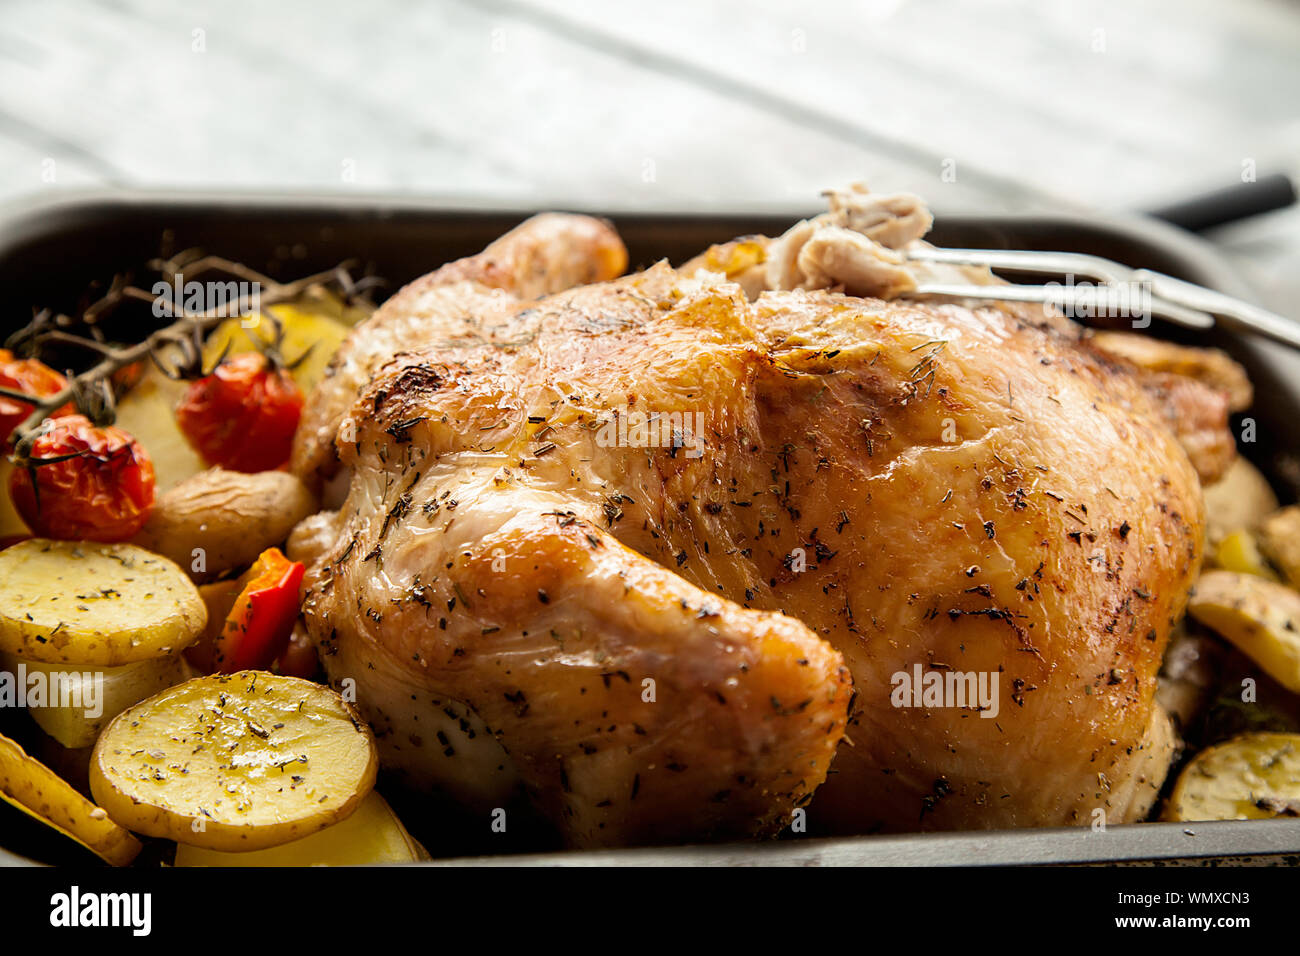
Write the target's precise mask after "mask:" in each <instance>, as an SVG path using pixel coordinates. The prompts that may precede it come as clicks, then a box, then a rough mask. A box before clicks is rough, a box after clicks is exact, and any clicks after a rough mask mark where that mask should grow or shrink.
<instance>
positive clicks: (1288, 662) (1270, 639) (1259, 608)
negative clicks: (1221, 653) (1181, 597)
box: [1187, 571, 1300, 693]
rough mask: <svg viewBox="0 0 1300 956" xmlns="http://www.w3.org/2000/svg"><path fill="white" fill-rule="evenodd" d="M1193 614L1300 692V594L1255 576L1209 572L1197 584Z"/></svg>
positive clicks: (1190, 605) (1191, 606) (1190, 606)
mask: <svg viewBox="0 0 1300 956" xmlns="http://www.w3.org/2000/svg"><path fill="white" fill-rule="evenodd" d="M1187 613H1189V614H1190V615H1191V616H1192V617H1194V618H1195V619H1196V620H1198V621H1200V622H1201V623H1202V624H1205V625H1206V626H1208V627H1211V628H1213V629H1214V630H1215V631H1217V632H1218V633H1219V634H1221V635H1222V636H1223V637H1225V638H1227V640H1229V641H1230V642H1232V644H1234V645H1235V646H1236V647H1237V649H1238V650H1240V651H1241V652H1242V653H1243V654H1245V655H1246V656H1247V657H1249V658H1250V659H1251V660H1252V661H1254V662H1255V663H1256V664H1258V665H1259V666H1260V667H1261V668H1263V670H1264V672H1265V673H1267V674H1268V676H1269V677H1271V678H1273V679H1274V680H1275V681H1277V682H1278V683H1279V684H1281V685H1282V686H1283V687H1285V688H1286V689H1287V690H1289V691H1292V692H1293V693H1300V593H1297V592H1296V591H1293V590H1292V589H1291V588H1289V587H1286V586H1285V585H1282V584H1275V583H1274V582H1272V581H1265V580H1264V579H1263V578H1258V577H1255V576H1254V575H1251V574H1237V573H1235V572H1233V571H1207V572H1206V573H1205V574H1202V575H1201V577H1200V580H1198V581H1197V582H1196V590H1195V592H1194V593H1193V594H1192V596H1191V599H1190V600H1189V601H1188V604H1187Z"/></svg>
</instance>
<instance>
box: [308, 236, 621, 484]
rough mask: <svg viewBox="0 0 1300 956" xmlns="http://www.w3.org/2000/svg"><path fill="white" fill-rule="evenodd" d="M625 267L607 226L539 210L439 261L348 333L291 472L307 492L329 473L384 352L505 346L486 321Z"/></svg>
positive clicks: (499, 331)
mask: <svg viewBox="0 0 1300 956" xmlns="http://www.w3.org/2000/svg"><path fill="white" fill-rule="evenodd" d="M626 268H627V250H626V249H625V248H624V247H623V241H622V240H621V239H619V237H618V234H617V233H616V232H615V231H614V229H613V227H612V226H611V225H610V224H609V223H607V222H604V221H603V220H600V219H593V218H592V217H590V216H573V215H566V214H564V213H543V214H541V215H537V216H533V217H532V218H531V219H529V220H528V221H527V222H525V223H522V224H521V225H519V226H518V227H516V228H515V229H512V230H511V231H510V232H508V233H506V234H505V235H504V236H502V237H501V238H500V239H498V240H496V241H495V242H493V243H492V244H491V245H490V246H488V247H487V248H486V249H484V250H483V251H482V252H481V253H479V254H478V255H476V256H470V257H468V258H466V259H458V260H456V261H455V262H449V263H447V264H446V265H445V266H443V267H442V268H440V269H436V270H435V271H433V272H431V273H429V274H428V275H426V276H423V277H422V278H420V279H417V280H416V281H415V282H412V283H411V284H410V285H408V286H406V287H405V288H404V289H402V290H401V291H400V292H399V293H398V294H397V295H396V296H394V297H393V298H392V299H391V300H390V301H388V302H386V303H385V304H384V307H383V308H381V309H380V310H379V311H378V312H377V313H376V314H375V315H373V316H371V318H370V319H369V320H368V321H366V322H365V323H363V324H362V325H361V326H360V327H359V328H357V329H355V330H353V332H352V334H351V335H350V336H349V337H348V339H347V340H346V341H344V343H343V344H342V345H341V346H340V347H339V350H338V351H337V352H336V353H335V355H334V359H333V360H332V361H331V362H330V365H329V367H328V368H327V369H326V372H325V380H324V381H323V382H322V383H321V385H320V387H319V388H317V390H316V392H315V394H314V395H313V396H312V400H311V401H310V402H309V403H308V404H307V406H306V408H305V409H304V411H303V418H302V421H301V423H300V424H299V426H298V431H297V433H296V435H295V438H294V446H293V456H292V461H291V468H292V470H293V471H294V473H295V474H297V475H299V476H300V477H302V478H303V480H304V481H305V482H307V484H308V485H310V486H313V487H316V486H319V485H320V484H321V483H322V482H323V480H324V479H327V478H328V477H329V476H330V475H332V474H333V473H334V471H335V470H336V468H337V458H336V454H335V449H334V441H335V438H336V437H337V432H338V429H339V423H340V421H342V419H343V418H344V416H345V415H346V414H347V413H348V411H349V410H350V409H351V408H352V403H353V401H355V399H356V397H357V391H358V390H359V389H360V388H361V386H363V385H364V384H366V383H367V382H369V381H370V379H371V377H372V376H373V374H374V373H375V371H376V370H377V369H378V368H379V366H381V365H382V364H383V363H385V362H387V361H388V360H389V359H391V358H392V357H393V356H394V355H396V354H398V353H399V352H402V351H405V350H409V349H415V348H419V347H420V346H422V345H428V344H433V343H434V342H435V341H438V340H439V339H441V340H445V341H449V342H453V341H457V340H462V341H463V340H473V341H484V342H488V341H490V342H497V343H504V342H508V341H509V335H510V334H511V331H512V330H513V326H510V327H506V326H497V325H494V324H493V320H494V318H498V317H500V316H503V315H508V314H509V313H510V306H511V305H512V304H513V303H515V302H517V301H519V300H521V299H534V298H537V297H538V296H542V295H546V294H547V293H550V292H560V291H562V290H564V289H568V288H570V287H572V286H576V285H582V284H583V283H588V282H599V281H601V280H603V279H612V278H614V277H615V276H617V275H620V274H621V273H622V272H623V270H624V269H626ZM503 336H504V337H503Z"/></svg>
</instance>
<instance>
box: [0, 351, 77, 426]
mask: <svg viewBox="0 0 1300 956" xmlns="http://www.w3.org/2000/svg"><path fill="white" fill-rule="evenodd" d="M67 386H68V380H67V379H66V378H64V377H63V376H62V375H60V374H59V373H58V372H56V371H54V369H52V368H50V367H49V366H48V365H46V364H45V363H44V362H38V361H37V360H36V359H19V358H14V354H13V353H12V352H10V351H9V350H8V349H0V388H7V389H11V390H13V391H17V392H23V393H25V394H27V395H31V396H33V397H35V398H47V397H48V396H50V395H56V394H58V393H59V392H61V391H62V390H63V389H65V388H67ZM72 412H73V408H72V406H71V405H64V406H63V407H62V408H60V409H59V410H58V411H56V412H54V414H55V415H70V414H72ZM31 413H32V405H31V404H30V403H29V402H20V401H18V400H17V399H15V398H6V397H3V396H0V445H2V444H4V443H5V442H7V441H8V440H9V436H10V435H11V434H13V430H14V429H15V428H17V427H18V426H19V425H21V424H22V423H23V421H24V420H25V419H26V418H27V416H28V415H30V414H31Z"/></svg>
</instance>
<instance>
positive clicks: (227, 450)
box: [176, 352, 303, 472]
mask: <svg viewBox="0 0 1300 956" xmlns="http://www.w3.org/2000/svg"><path fill="white" fill-rule="evenodd" d="M302 401H303V399H302V391H301V390H300V389H299V388H298V385H297V383H295V382H294V380H293V377H292V376H291V375H290V374H289V373H288V372H287V371H285V370H284V369H283V368H278V367H276V366H275V365H273V364H272V363H271V362H270V361H269V360H268V359H267V358H266V356H264V355H262V354H261V353H260V352H245V353H243V354H240V355H236V356H234V357H233V358H230V359H227V360H226V361H224V362H222V363H221V364H220V365H218V366H217V367H216V368H215V369H214V370H213V372H212V374H211V375H206V376H204V377H203V378H201V379H199V380H198V381H197V382H195V383H194V384H193V385H191V386H190V388H189V391H187V392H186V393H185V398H184V399H182V401H181V404H180V407H178V408H177V409H176V420H177V422H178V424H179V425H180V428H181V431H182V432H183V433H184V434H185V438H186V440H188V441H189V443H190V444H191V445H192V446H194V449H195V451H197V452H198V453H199V454H200V455H202V456H203V459H204V461H206V462H207V463H208V464H209V465H220V466H221V467H222V468H229V469H230V470H231V471H247V472H254V471H270V470H271V469H273V468H279V467H280V466H281V465H283V464H284V463H285V462H287V461H288V460H289V450H290V447H291V445H292V444H293V433H294V430H295V429H296V428H297V427H298V418H299V416H300V415H301V414H302Z"/></svg>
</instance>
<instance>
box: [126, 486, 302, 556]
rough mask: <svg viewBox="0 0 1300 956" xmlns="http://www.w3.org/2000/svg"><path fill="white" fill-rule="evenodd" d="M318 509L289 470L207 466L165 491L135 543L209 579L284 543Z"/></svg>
mask: <svg viewBox="0 0 1300 956" xmlns="http://www.w3.org/2000/svg"><path fill="white" fill-rule="evenodd" d="M315 510H316V500H315V498H314V496H313V495H312V493H311V492H310V491H309V490H308V488H307V486H306V485H304V484H303V483H302V482H301V481H299V480H298V479H297V478H296V477H294V476H293V475H290V474H288V473H287V472H283V471H263V472H259V473H257V474H245V473H243V472H238V471H226V470H225V469H224V468H209V469H207V470H206V471H201V472H199V473H198V474H196V475H191V476H190V477H189V478H186V479H184V480H183V481H180V482H178V483H177V484H176V485H174V486H173V487H172V489H171V490H170V491H168V492H167V493H165V494H164V495H162V497H160V498H159V499H158V501H157V503H156V504H155V505H154V508H153V511H152V512H150V514H149V520H148V521H147V522H145V526H144V527H143V528H142V529H141V530H140V533H139V534H138V535H136V537H135V538H134V543H135V544H138V545H140V546H141V547H143V548H147V549H149V550H150V551H154V552H156V553H158V554H161V555H163V556H165V557H167V558H170V559H171V560H172V561H175V562H176V563H177V564H178V565H180V567H182V568H184V569H186V570H187V571H188V572H189V574H190V577H192V578H193V579H194V580H196V581H210V580H213V579H215V578H217V577H218V576H220V575H221V574H223V573H224V572H226V571H232V570H235V569H237V568H245V567H247V566H248V565H250V564H252V563H253V562H254V561H256V560H257V556H258V555H259V554H261V553H262V552H263V551H265V550H266V549H267V548H272V547H275V546H276V545H279V544H282V543H283V542H284V540H285V539H286V538H287V537H289V532H290V531H292V530H293V528H294V525H296V524H297V523H298V522H299V521H301V520H302V519H303V518H305V517H307V516H308V515H310V514H312V513H313V512H314V511H315Z"/></svg>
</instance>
